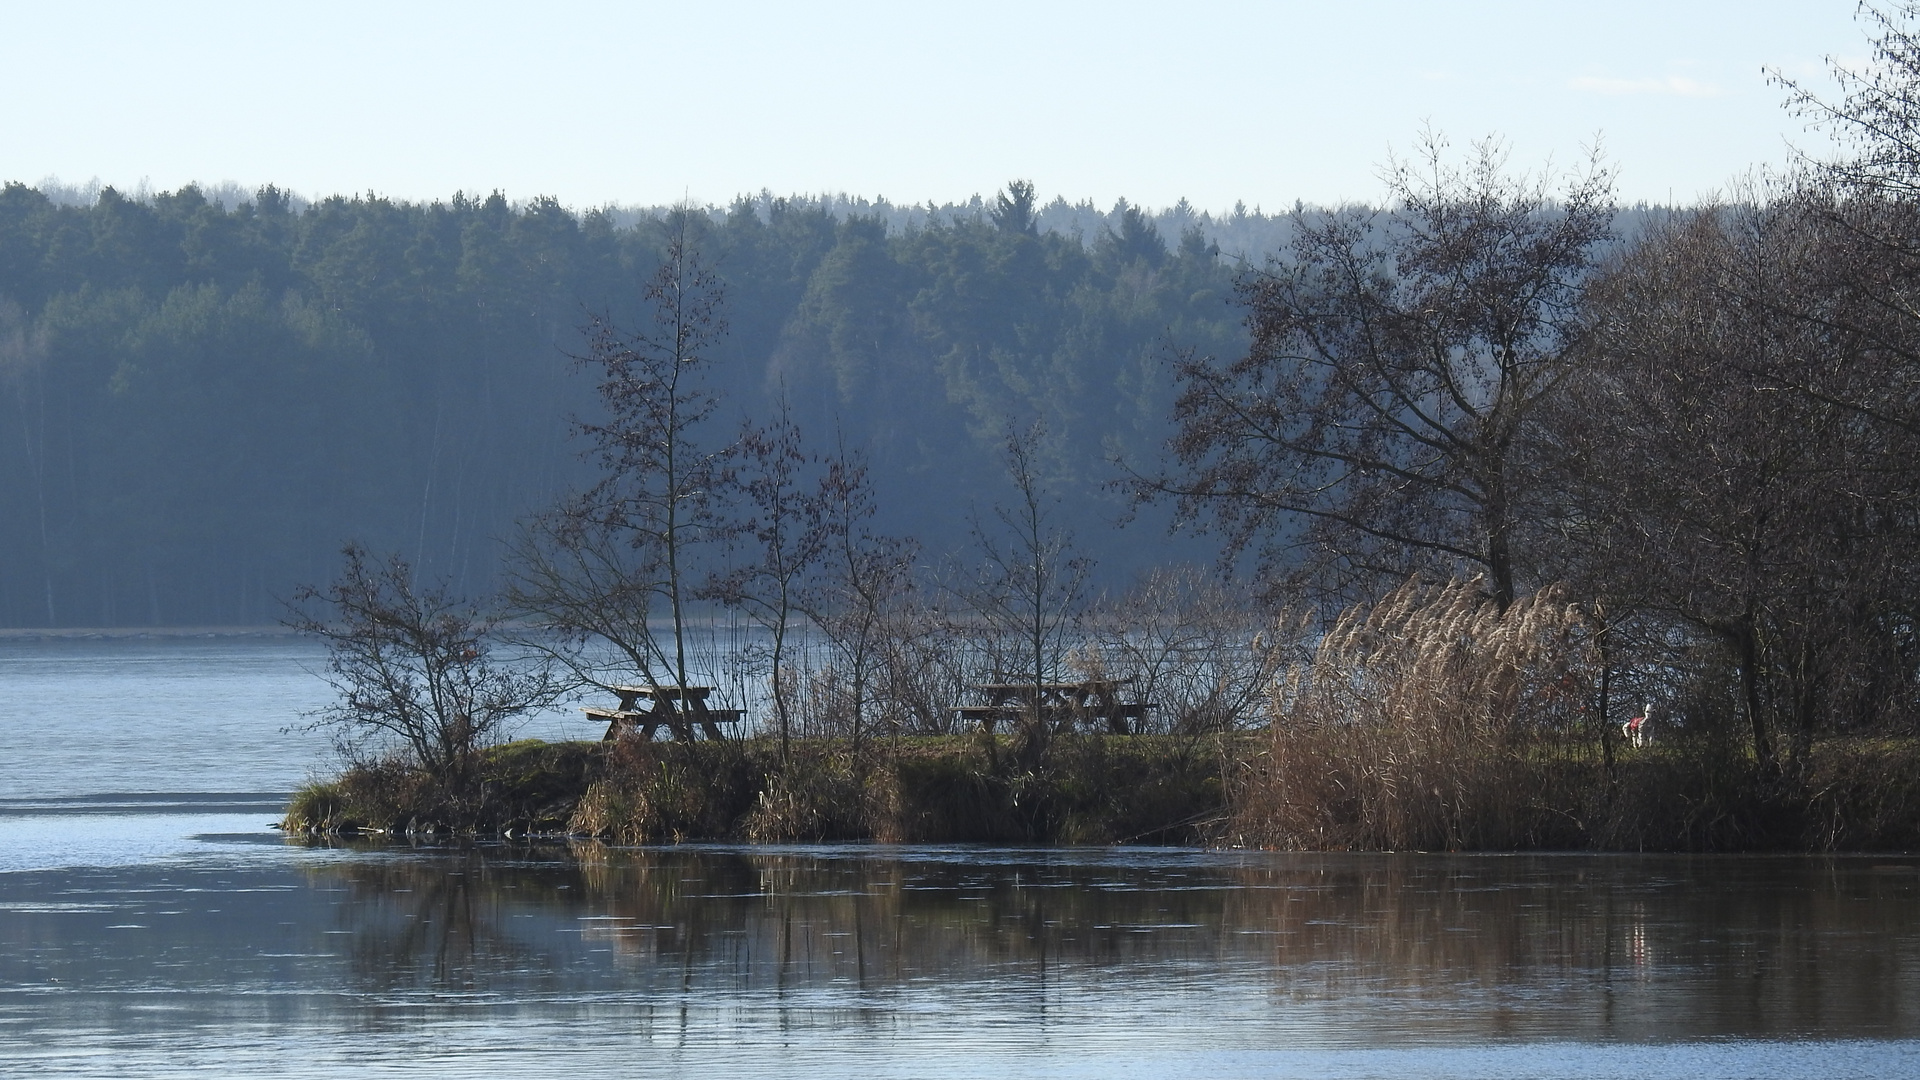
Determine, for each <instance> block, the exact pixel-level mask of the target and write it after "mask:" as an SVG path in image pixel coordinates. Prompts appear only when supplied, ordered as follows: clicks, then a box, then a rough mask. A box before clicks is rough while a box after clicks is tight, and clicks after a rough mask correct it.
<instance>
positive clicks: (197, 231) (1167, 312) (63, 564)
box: [0, 183, 1295, 627]
mask: <svg viewBox="0 0 1920 1080" xmlns="http://www.w3.org/2000/svg"><path fill="white" fill-rule="evenodd" d="M990 203H991V201H990V200H989V201H983V200H980V199H978V198H976V199H974V200H972V201H970V202H967V203H962V204H955V205H950V206H944V207H937V208H928V207H919V206H916V207H899V206H895V205H892V204H889V203H886V202H884V201H881V202H867V201H864V200H852V199H845V198H840V199H807V198H774V197H771V196H765V195H763V196H759V197H743V198H741V199H739V200H737V201H736V202H734V203H733V204H732V205H731V206H729V207H726V208H724V209H720V208H712V209H708V210H704V211H701V212H699V213H696V214H694V215H692V217H693V220H694V221H695V222H696V224H697V232H698V234H699V235H697V236H696V237H695V241H696V243H697V245H698V247H699V248H700V250H701V252H702V253H703V256H704V257H705V258H706V259H708V260H709V261H710V262H711V263H712V264H713V265H714V266H715V267H716V269H717V271H718V273H719V275H720V277H721V278H722V280H723V282H724V286H725V292H726V306H725V317H726V320H727V322H728V327H729V332H728V334H727V336H726V337H725V339H724V342H723V344H722V345H721V347H720V355H715V356H710V357H708V358H707V359H710V360H712V361H714V363H713V364H712V365H711V371H712V372H713V375H712V377H713V378H714V379H715V380H716V381H717V382H718V383H719V384H720V386H721V388H722V390H723V392H724V394H725V405H724V406H723V408H725V409H728V410H732V411H734V412H737V413H738V414H740V415H741V416H742V417H745V416H747V415H754V416H764V415H766V414H767V413H768V412H769V410H770V408H771V407H772V405H773V403H774V402H775V401H776V400H777V399H780V398H782V397H784V398H785V399H787V400H788V401H789V402H790V404H791V408H792V415H793V418H794V419H795V420H796V421H797V422H798V423H799V425H800V426H801V428H802V430H803V431H804V432H805V434H806V436H807V438H808V439H809V441H810V442H811V443H812V444H814V445H816V446H833V445H844V446H846V447H848V448H850V449H854V450H858V451H861V452H864V453H865V454H866V455H867V456H868V460H869V461H870V463H871V467H872V474H873V477H874V482H875V488H876V495H877V497H878V502H879V505H880V507H881V518H880V522H879V524H880V525H881V526H883V527H884V528H886V529H888V530H890V531H892V532H894V533H896V534H905V535H913V536H918V537H920V538H921V539H922V541H923V542H924V543H925V544H926V546H927V549H928V550H929V551H931V552H939V551H941V550H945V549H949V548H957V547H960V546H963V545H964V543H965V540H966V535H967V529H968V521H969V517H970V515H972V514H974V513H979V512H987V509H988V508H989V507H990V506H991V505H992V504H993V503H994V502H995V501H996V500H999V499H1002V498H1004V497H1005V493H1004V491H1003V488H1004V485H1005V476H1004V473H1003V471H1002V469H1001V467H1000V465H999V458H998V452H999V448H1000V446H1001V444H1002V441H1003V438H1004V435H1005V432H1006V430H1007V428H1008V425H1009V424H1011V423H1026V422H1030V421H1033V420H1040V421H1043V422H1044V424H1045V425H1046V430H1047V431H1048V432H1049V433H1050V438H1049V441H1048V444H1047V446H1046V448H1045V453H1044V459H1043V461H1042V462H1041V466H1042V468H1043V469H1044V472H1045V475H1046V479H1047V481H1048V484H1049V489H1050V490H1051V491H1054V492H1057V493H1059V494H1060V495H1061V496H1062V497H1063V499H1064V500H1065V505H1064V506H1063V509H1062V514H1063V521H1065V522H1066V523H1068V524H1070V525H1071V526H1072V527H1073V528H1074V530H1075V532H1076V533H1077V534H1079V537H1080V542H1081V546H1082V547H1083V548H1084V549H1085V550H1087V551H1088V552H1089V553H1091V554H1093V555H1095V556H1096V557H1098V558H1099V559H1100V560H1101V563H1102V566H1103V568H1104V572H1105V573H1107V574H1109V575H1112V576H1114V577H1116V578H1118V577H1120V576H1124V575H1125V574H1126V573H1128V571H1129V570H1130V568H1138V567H1140V566H1143V565H1148V564H1151V563H1154V562H1161V561H1166V560H1167V559H1168V558H1169V557H1170V551H1169V548H1168V546H1167V545H1168V541H1167V540H1166V538H1165V528H1164V524H1165V521H1166V518H1165V516H1164V512H1162V514H1161V516H1159V517H1156V518H1153V519H1152V523H1151V524H1148V523H1142V524H1138V525H1135V526H1134V527H1133V531H1131V532H1128V533H1123V534H1117V535H1116V534H1115V533H1114V531H1113V525H1114V523H1115V522H1116V521H1118V520H1120V519H1121V518H1122V516H1123V515H1124V513H1125V511H1126V510H1127V498H1126V496H1125V494H1124V492H1122V491H1120V490H1118V489H1117V488H1115V487H1114V486H1113V484H1112V481H1114V480H1115V479H1116V478H1118V477H1119V476H1121V473H1120V471H1119V470H1118V469H1117V468H1116V467H1115V466H1114V465H1113V464H1112V461H1113V459H1114V458H1115V457H1116V456H1117V455H1118V456H1124V457H1126V458H1128V459H1130V460H1133V461H1136V462H1140V461H1147V462H1150V461H1153V460H1156V459H1157V458H1159V457H1160V456H1161V455H1162V454H1163V453H1164V450H1163V447H1164V445H1165V443H1166V440H1167V438H1168V436H1169V434H1170V433H1171V431H1172V427H1171V423H1170V416H1171V409H1172V404H1173V401H1174V398H1175V393H1176V391H1175V385H1174V379H1173V376H1172V373H1171V370H1170V365H1169V363H1168V361H1169V359H1170V358H1171V356H1172V355H1173V353H1174V352H1175V351H1176V350H1179V349H1192V350H1197V352H1198V353H1201V354H1209V355H1219V356H1222V357H1230V356H1233V355H1235V354H1238V353H1241V352H1244V351H1245V349H1246V347H1247V340H1248V339H1247V331H1246V329H1245V326H1244V317H1243V312H1242V311H1241V310H1240V308H1238V307H1237V306H1236V305H1235V303H1234V282H1235V280H1236V274H1237V273H1239V272H1240V271H1241V270H1242V269H1244V268H1245V267H1247V266H1249V265H1255V264H1257V263H1258V262H1259V261H1260V260H1261V259H1263V258H1264V257H1265V256H1266V255H1267V254H1268V253H1270V252H1272V251H1275V250H1278V249H1279V248H1280V247H1282V246H1283V245H1284V244H1285V243H1286V242H1287V241H1288V238H1289V237H1290V236H1291V235H1292V231H1293V229H1294V228H1295V219H1294V217H1293V216H1292V215H1275V216H1269V215H1265V214H1262V213H1258V212H1248V211H1246V210H1245V209H1244V208H1239V209H1237V210H1236V212H1235V213H1233V214H1231V215H1227V216H1224V217H1220V218H1214V217H1212V216H1209V215H1205V214H1198V213H1195V212H1194V211H1192V210H1191V209H1190V208H1189V207H1187V206H1186V204H1184V203H1182V204H1180V205H1179V206H1176V207H1174V208H1173V209H1171V210H1165V211H1161V212H1158V213H1151V214H1150V213H1148V212H1146V211H1143V210H1142V209H1140V208H1137V207H1133V206H1130V205H1128V204H1126V203H1125V202H1122V203H1120V204H1118V205H1117V206H1115V207H1114V208H1113V209H1112V210H1111V211H1106V212H1103V211H1100V210H1097V209H1096V208H1094V207H1093V206H1091V205H1090V204H1080V205H1070V204H1068V203H1066V202H1065V201H1063V200H1054V201H1053V202H1051V203H1041V202H1039V201H1037V200H1036V201H1034V202H1033V203H1032V204H1031V206H1030V207H1028V208H1027V210H1025V211H1023V213H1022V215H1021V216H1020V218H1019V219H1018V220H1010V219H1008V218H1007V217H1006V215H1004V214H1001V213H996V212H995V210H994V209H993V207H992V205H991V204H990ZM667 216H668V215H667V212H666V211H665V210H633V209H606V210H592V211H587V212H584V213H582V212H575V211H572V210H569V209H567V208H565V207H562V206H561V205H559V204H558V203H556V202H555V201H553V200H551V199H535V200H532V201H531V202H526V203H513V202H510V201H508V200H507V199H506V198H504V197H503V196H501V195H499V194H494V195H490V196H488V197H485V198H472V197H467V196H455V197H454V198H452V199H451V200H448V201H445V202H433V203H408V202H400V201H394V200H389V199H384V198H379V197H376V196H364V197H331V198H325V199H320V200H318V201H311V202H308V201H305V200H299V199H296V198H294V197H292V196H290V195H289V194H287V193H285V192H282V191H279V190H276V189H274V188H271V187H268V188H264V189H261V190H259V191H257V192H254V193H252V194H250V195H244V196H243V195H242V194H240V193H237V192H234V191H231V190H225V191H213V192H211V193H209V192H206V191H202V190H201V189H199V188H196V187H186V188H183V189H181V190H179V191H173V192H158V193H140V194H139V195H138V196H137V197H128V196H126V195H123V194H122V193H120V192H117V191H115V190H113V189H111V188H103V189H98V190H91V189H88V190H82V191H76V190H74V189H63V188H59V187H57V186H52V185H48V186H47V190H40V189H38V188H35V187H31V186H27V185H23V184H18V183H12V184H8V185H6V187H5V188H4V190H0V507H4V508H5V511H4V514H0V625H4V626H13V627H36V626H140V625H254V624H265V623H272V622H274V621H276V620H278V619H280V618H281V617H282V616H283V614H284V610H283V606H282V601H283V599H284V598H285V597H286V596H287V595H289V593H290V592H291V590H292V589H293V587H294V585H295V584H296V583H298V582H312V581H319V580H323V579H325V578H327V577H329V576H330V575H331V574H332V573H333V571H334V569H335V567H336V563H337V556H338V552H339V549H340V545H341V543H342V542H344V541H346V540H348V539H353V540H357V541H360V542H362V543H365V544H367V545H369V546H371V547H373V548H376V549H381V550H391V551H395V552H398V553H402V554H404V556H405V557H406V558H408V559H409V560H410V561H411V562H412V563H413V564H414V565H415V566H416V567H417V568H418V569H419V570H420V571H421V572H422V573H423V574H425V575H429V576H431V577H433V578H435V579H445V580H447V581H448V582H450V584H451V585H452V587H453V588H455V589H456V590H459V591H463V592H469V593H474V594H480V593H484V592H486V591H487V590H489V589H490V588H491V587H493V585H494V584H495V583H496V581H497V577H498V571H499V567H500V561H501V558H502V552H503V547H502V544H503V541H505V540H507V539H509V538H510V537H511V536H512V535H513V534H514V532H515V530H516V527H517V522H519V521H520V520H522V519H523V518H525V517H526V516H527V515H529V514H532V513H535V512H538V511H540V510H542V509H544V508H545V507H547V506H549V505H550V504H551V503H552V502H553V500H554V499H555V498H556V497H558V496H559V495H560V494H561V493H563V492H564V491H565V490H567V489H569V488H570V487H572V486H577V484H578V483H579V481H580V480H581V478H582V475H583V473H582V469H583V466H582V464H581V462H580V460H579V456H578V452H579V450H580V449H581V447H580V446H579V445H578V443H577V441H576V440H574V439H573V438H572V420H573V418H574V417H576V416H581V415H584V414H586V413H588V412H590V410H591V409H592V407H593V401H592V396H591V385H590V384H591V380H590V379H588V378H587V377H585V376H584V375H582V374H581V373H579V372H577V371H575V370H574V367H573V365H572V363H571V362H570V360H569V357H570V356H572V355H575V354H578V353H580V352H581V351H582V349H583V340H584V339H583V337H582V333H581V327H582V326H583V324H584V323H585V322H586V321H587V320H588V319H589V318H590V317H591V316H593V315H599V314H603V315H606V316H609V317H610V318H611V319H612V320H613V321H614V322H615V323H628V322H631V321H632V320H633V319H634V318H635V317H636V315H637V311H636V305H637V304H638V298H639V294H640V291H641V287H642V283H643V282H644V281H645V280H646V279H647V278H648V277H649V276H650V275H651V274H653V273H654V271H655V269H656V267H657V266H658V265H659V263H660V259H661V252H662V250H663V245H664V244H665V242H666V241H665V235H664V232H663V230H664V228H665V226H664V225H663V222H664V221H665V220H666V218H667ZM1216 550H1217V548H1216V549H1207V548H1203V547H1198V546H1195V547H1192V548H1191V549H1190V550H1187V549H1182V550H1181V551H1180V553H1179V554H1180V557H1184V558H1190V559H1195V560H1202V561H1203V560H1205V559H1207V558H1209V557H1211V555H1212V554H1214V552H1215V551H1216Z"/></svg>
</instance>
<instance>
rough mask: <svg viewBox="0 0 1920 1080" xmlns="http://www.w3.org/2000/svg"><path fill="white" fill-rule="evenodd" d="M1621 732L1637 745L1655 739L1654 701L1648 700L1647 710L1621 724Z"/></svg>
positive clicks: (1631, 743)
mask: <svg viewBox="0 0 1920 1080" xmlns="http://www.w3.org/2000/svg"><path fill="white" fill-rule="evenodd" d="M1620 734H1621V735H1623V736H1625V737H1626V740H1627V742H1628V743H1629V744H1630V745H1632V746H1635V747H1640V746H1645V745H1647V744H1648V743H1650V742H1652V741H1653V703H1652V702H1648V703H1647V707H1646V710H1645V711H1643V712H1642V713H1641V714H1640V715H1639V716H1636V717H1634V718H1633V719H1631V720H1629V721H1627V722H1626V723H1624V724H1621V725H1620Z"/></svg>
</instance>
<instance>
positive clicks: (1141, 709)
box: [955, 679, 1153, 735]
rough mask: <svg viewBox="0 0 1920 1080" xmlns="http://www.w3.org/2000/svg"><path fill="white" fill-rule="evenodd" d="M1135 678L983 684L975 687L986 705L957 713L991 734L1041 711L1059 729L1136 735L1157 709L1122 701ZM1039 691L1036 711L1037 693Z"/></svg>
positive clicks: (959, 708)
mask: <svg viewBox="0 0 1920 1080" xmlns="http://www.w3.org/2000/svg"><path fill="white" fill-rule="evenodd" d="M1131 681H1132V680H1131V679H1082V680H1081V681H1079V682H1045V683H1031V682H1005V683H980V684H978V685H976V686H975V687H974V689H975V690H978V691H980V692H981V693H982V694H984V695H985V696H986V699H987V703H986V704H985V705H959V706H956V707H955V712H957V713H958V714H959V715H960V718H961V719H962V720H978V721H979V722H980V726H981V727H983V728H985V729H986V730H988V731H992V730H993V725H994V723H995V722H996V721H998V720H1001V719H1003V718H1004V719H1009V720H1013V721H1015V722H1019V721H1020V720H1021V719H1022V718H1023V717H1024V716H1025V715H1030V714H1032V713H1033V712H1035V711H1037V712H1038V713H1039V716H1040V719H1041V720H1042V721H1043V722H1046V723H1049V724H1053V725H1055V726H1057V727H1066V726H1068V725H1071V724H1074V723H1079V722H1086V723H1094V722H1099V723H1104V724H1105V725H1106V727H1107V730H1108V731H1110V732H1112V733H1113V734H1115V735H1129V734H1133V733H1134V732H1136V731H1137V730H1138V729H1139V722H1140V721H1141V720H1142V719H1144V718H1145V717H1146V715H1147V710H1148V709H1151V708H1153V706H1152V705H1151V704H1149V703H1147V702H1144V701H1138V702H1124V701H1121V700H1120V687H1121V686H1123V685H1125V684H1126V683H1128V682H1131ZM1036 690H1037V691H1038V697H1039V701H1038V705H1039V708H1038V709H1037V710H1036V709H1035V708H1034V705H1035V700H1034V698H1035V691H1036Z"/></svg>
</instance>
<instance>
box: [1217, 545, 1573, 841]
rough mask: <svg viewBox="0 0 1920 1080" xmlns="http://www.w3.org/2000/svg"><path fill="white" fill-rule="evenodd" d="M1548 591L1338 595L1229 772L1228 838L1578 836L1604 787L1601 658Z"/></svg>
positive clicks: (1412, 587) (1458, 585)
mask: <svg viewBox="0 0 1920 1080" xmlns="http://www.w3.org/2000/svg"><path fill="white" fill-rule="evenodd" d="M1592 652H1593V650H1592V649H1591V648H1590V644H1589V636H1588V633H1587V627H1586V625H1585V623H1584V622H1583V620H1582V619H1581V617H1580V615H1579V613H1578V612H1577V611H1576V610H1575V609H1574V608H1573V607H1572V606H1571V605H1569V604H1567V603H1566V602H1565V601H1564V599H1563V597H1562V594H1561V593H1560V591H1559V590H1557V589H1546V590H1543V591H1541V592H1539V593H1536V594H1534V595H1532V596H1530V597H1526V598H1524V599H1520V600H1517V601H1515V602H1514V603H1513V604H1512V605H1511V606H1510V607H1508V608H1507V609H1506V610H1504V611H1502V610H1501V609H1500V608H1499V607H1498V606H1497V605H1496V604H1494V603H1493V602H1492V601H1491V600H1490V599H1488V598H1487V597H1486V595H1485V594H1484V593H1483V592H1482V589H1481V583H1480V582H1479V581H1478V580H1477V579H1475V580H1468V581H1454V582H1450V583H1448V584H1446V585H1439V586H1434V585H1427V584H1423V583H1421V582H1419V581H1409V582H1407V583H1406V584H1405V585H1402V586H1401V587H1400V588H1398V589H1396V590H1395V591H1394V592H1393V593H1391V594H1389V595H1388V596H1386V597H1385V598H1383V599H1382V600H1381V601H1380V602H1379V603H1377V604H1375V605H1373V606H1372V607H1360V606H1355V607H1353V608H1349V609H1348V610H1347V611H1346V612H1345V613H1343V614H1342V616H1341V617H1340V618H1339V620H1338V621H1337V622H1336V623H1335V624H1334V626H1333V627H1332V628H1331V629H1330V630H1329V631H1328V632H1327V634H1326V635H1325V637H1324V638H1322V640H1321V642H1320V644H1319V647H1318V648H1317V649H1316V650H1315V651H1314V654H1313V657H1312V659H1311V660H1310V661H1308V662H1306V663H1296V664H1294V665H1291V666H1290V668H1289V669H1288V670H1287V671H1285V673H1284V674H1283V676H1282V678H1280V679H1279V680H1278V681H1277V683H1276V686H1275V690H1274V692H1273V695H1272V700H1271V704H1270V710H1271V717H1272V739H1271V743H1270V745H1269V746H1268V748H1267V749H1266V751H1265V752H1264V753H1263V754H1260V755H1257V756H1255V757H1254V758H1253V759H1251V760H1249V761H1246V762H1243V763H1242V765H1241V768H1240V770H1239V773H1238V775H1237V776H1235V778H1234V780H1235V783H1234V791H1233V793H1234V814H1233V819H1232V824H1231V831H1232V833H1233V835H1234V837H1235V839H1237V840H1238V841H1239V842H1241V843H1247V844H1257V845H1262V846H1268V847H1281V848H1299V849H1322V850H1338V849H1388V850H1405V849H1416V850H1462V849H1475V848H1540V847H1552V846H1577V845H1581V844H1583V843H1584V840H1585V836H1586V833H1587V830H1586V828H1585V826H1584V824H1583V817H1584V815H1585V813H1586V811H1587V808H1588V807H1590V806H1592V805H1593V803H1594V796H1595V794H1596V793H1597V792H1598V791H1599V790H1601V789H1602V788H1603V787H1604V774H1603V769H1602V766H1601V762H1600V752H1599V750H1600V746H1599V733H1598V731H1597V726H1596V725H1594V724H1592V723H1590V722H1589V720H1588V712H1587V709H1586V708H1585V706H1586V703H1587V702H1589V701H1590V700H1592V698H1593V692H1592V689H1593V684H1594V682H1595V680H1596V679H1597V676H1598V668H1597V664H1596V663H1595V658H1594V656H1593V655H1592Z"/></svg>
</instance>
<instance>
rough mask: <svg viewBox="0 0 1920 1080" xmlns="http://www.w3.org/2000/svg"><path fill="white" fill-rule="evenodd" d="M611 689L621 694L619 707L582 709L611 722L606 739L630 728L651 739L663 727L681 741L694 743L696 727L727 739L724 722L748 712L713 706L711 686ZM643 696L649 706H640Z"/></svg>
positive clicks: (644, 737) (591, 718)
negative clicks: (723, 733) (723, 731)
mask: <svg viewBox="0 0 1920 1080" xmlns="http://www.w3.org/2000/svg"><path fill="white" fill-rule="evenodd" d="M607 689H609V690H611V691H613V692H614V693H615V694H617V695H619V698H620V707H619V708H617V709H594V708H584V709H581V710H580V711H581V712H584V713H586V714H587V719H589V720H605V721H606V722H607V733H606V735H605V736H603V737H602V741H603V742H611V741H612V740H614V739H617V738H619V737H620V736H621V735H623V734H625V733H627V732H629V731H638V732H639V733H640V738H642V739H648V740H651V739H652V738H653V736H654V733H655V732H657V731H658V730H660V728H662V727H665V728H666V729H667V731H668V732H670V733H671V734H672V736H673V737H674V738H676V739H679V740H680V741H681V742H692V741H693V739H694V731H695V730H696V729H697V730H699V731H702V732H704V733H705V734H706V736H707V738H709V739H713V740H715V741H718V740H722V739H725V738H726V736H725V735H722V734H721V733H720V725H721V724H730V723H734V722H735V721H738V720H739V719H740V717H741V716H742V715H743V714H744V712H743V710H740V709H715V708H710V707H709V706H708V705H707V698H708V697H709V696H710V695H712V693H713V689H714V688H713V687H711V686H609V687H607ZM643 698H644V699H646V701H647V707H646V708H641V707H640V702H641V699H643Z"/></svg>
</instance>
